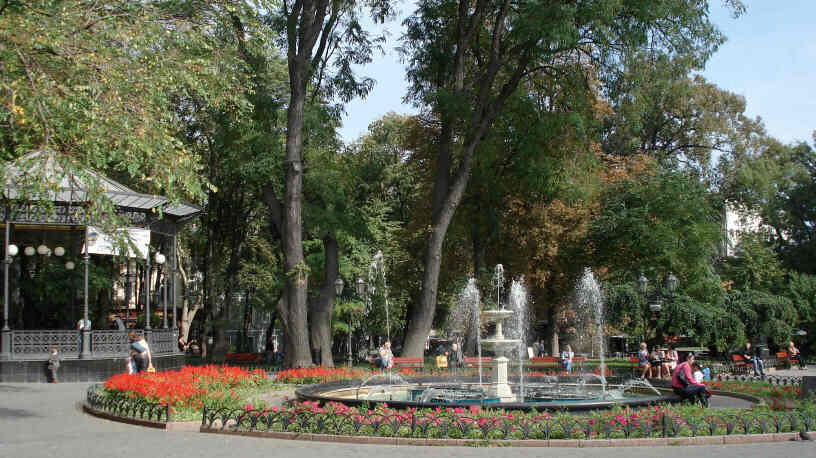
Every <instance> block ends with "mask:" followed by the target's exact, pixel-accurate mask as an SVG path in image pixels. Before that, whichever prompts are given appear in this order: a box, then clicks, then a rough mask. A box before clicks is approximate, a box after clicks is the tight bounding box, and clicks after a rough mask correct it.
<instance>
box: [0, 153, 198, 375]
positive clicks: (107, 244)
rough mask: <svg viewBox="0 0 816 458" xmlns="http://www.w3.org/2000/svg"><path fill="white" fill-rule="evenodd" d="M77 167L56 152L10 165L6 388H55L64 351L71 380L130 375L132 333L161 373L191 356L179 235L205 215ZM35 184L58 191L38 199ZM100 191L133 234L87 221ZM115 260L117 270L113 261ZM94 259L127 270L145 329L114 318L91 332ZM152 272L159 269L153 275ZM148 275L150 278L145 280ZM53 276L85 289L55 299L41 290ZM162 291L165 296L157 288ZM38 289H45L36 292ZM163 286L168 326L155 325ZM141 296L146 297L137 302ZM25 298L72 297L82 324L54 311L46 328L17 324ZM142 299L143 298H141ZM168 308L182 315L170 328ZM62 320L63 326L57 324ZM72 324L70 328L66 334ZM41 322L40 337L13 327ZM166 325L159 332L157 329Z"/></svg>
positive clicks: (63, 371)
mask: <svg viewBox="0 0 816 458" xmlns="http://www.w3.org/2000/svg"><path fill="white" fill-rule="evenodd" d="M68 160H69V159H68V158H65V157H60V156H58V155H57V153H54V152H51V151H35V152H32V153H29V154H27V155H25V156H23V157H21V158H19V159H17V160H15V161H13V162H10V163H7V164H6V165H5V170H4V188H3V209H2V211H3V212H4V213H3V215H4V217H3V223H2V226H3V228H4V231H5V237H4V247H5V249H4V253H5V258H4V264H3V315H2V320H3V321H2V322H3V328H2V331H0V382H39V381H45V380H46V370H45V360H47V359H48V356H49V354H50V351H51V349H52V348H56V349H57V350H58V351H59V353H60V355H61V357H62V360H63V363H62V366H61V368H60V379H61V380H64V381H93V380H103V379H105V378H107V377H109V376H110V375H112V374H115V373H119V372H123V371H124V370H125V364H124V359H125V358H126V357H127V356H128V354H129V344H130V340H129V338H128V332H129V331H131V330H133V331H136V332H137V333H139V334H143V335H145V337H146V338H147V341H148V342H149V344H150V347H151V353H152V356H153V364H154V366H156V367H157V368H176V367H180V366H183V365H184V356H183V354H181V353H180V352H179V351H178V346H177V341H178V332H179V330H178V327H177V320H176V310H177V307H176V305H177V304H176V300H177V299H176V298H177V297H178V296H179V293H180V291H179V282H178V266H177V256H176V235H177V233H178V231H179V229H180V228H181V227H182V226H183V225H184V224H185V222H188V221H190V220H191V219H193V218H195V217H197V215H198V214H199V213H200V212H201V208H200V207H198V206H195V205H192V204H187V203H179V204H173V203H171V202H170V201H169V200H168V199H167V198H165V197H161V196H156V195H150V194H143V193H139V192H137V191H134V190H133V189H130V188H128V187H127V186H124V185H123V184H121V183H118V182H116V181H114V180H111V179H109V178H107V177H104V176H102V175H101V174H99V173H98V172H96V171H93V170H90V169H87V168H80V169H77V168H71V170H68V169H66V167H64V166H63V164H65V163H66V161H68ZM77 171H78V172H79V173H77ZM30 182H38V183H48V185H47V186H45V187H44V188H43V189H46V190H45V191H42V190H40V191H38V193H35V194H31V193H30V190H28V189H26V186H28V185H27V184H26V183H30ZM91 186H95V187H96V188H95V189H97V190H100V191H99V192H101V193H104V195H105V197H106V198H107V201H109V202H110V203H111V204H112V207H113V211H114V212H115V213H116V215H117V216H118V217H119V219H120V220H121V221H124V222H125V224H126V227H122V228H116V229H115V230H116V231H117V232H119V233H118V234H115V235H114V234H109V233H106V232H105V231H104V230H102V229H100V226H104V225H103V224H101V222H100V221H88V218H86V210H87V209H88V208H89V207H88V206H89V202H90V199H91V198H93V193H92V192H91V191H90V189H91ZM32 195H34V196H36V197H31V196H32ZM97 195H98V194H97ZM118 240H128V241H129V242H127V243H126V244H125V245H126V248H125V249H122V244H121V243H117V241H118ZM49 245H50V246H49ZM162 251H164V253H162ZM105 256H108V258H105V259H106V260H108V261H104V260H103V257H105ZM92 259H97V260H99V261H97V262H103V261H104V262H109V263H112V262H113V261H109V260H111V259H116V260H119V261H118V262H119V264H117V265H119V266H121V269H120V272H121V271H125V272H126V274H125V275H124V279H125V281H124V282H123V283H124V288H122V290H123V291H124V292H125V293H124V298H125V299H124V302H125V309H126V311H127V315H128V316H129V315H130V309H132V308H134V307H131V305H132V304H131V298H132V296H135V310H134V314H138V313H139V311H140V310H139V308H140V307H139V306H140V305H141V311H142V312H143V313H144V316H145V322H144V325H143V327H142V328H140V329H130V328H129V327H128V324H131V323H128V320H127V318H128V317H127V316H126V317H125V318H126V319H125V320H124V321H122V320H121V319H118V318H117V320H116V324H117V325H118V326H117V329H105V327H106V326H105V323H107V321H108V320H107V317H105V319H104V320H103V323H102V324H103V325H102V326H100V323H95V326H94V323H90V322H89V303H88V301H89V269H90V267H91V264H92ZM136 260H138V263H137V262H136ZM165 261H166V262H167V265H166V266H164V263H165ZM151 262H152V264H153V267H155V268H151ZM138 270H141V272H142V275H138V276H137V275H136V274H135V272H136V271H138ZM78 271H79V272H78ZM10 274H13V278H10ZM46 275H51V276H54V278H56V277H59V278H62V279H68V283H69V284H72V285H73V284H75V285H76V288H71V291H70V292H69V291H51V290H50V289H49V290H46V289H45V288H43V287H41V286H42V285H43V284H46V285H47V282H46V280H45V279H44V277H45V276H46ZM80 278H81V280H80ZM74 279H76V280H77V281H76V282H74ZM35 280H36V281H35ZM37 281H39V283H38V282H37ZM153 283H155V284H156V285H157V286H156V287H152V286H151V284H153ZM32 285H40V287H38V288H36V290H35V291H33V292H32V288H31V287H32ZM160 285H164V287H163V289H162V290H163V293H164V294H163V300H161V301H160V302H162V304H161V308H160V310H161V312H162V323H160V324H159V323H151V319H150V318H151V295H152V294H154V292H158V288H159V286H160ZM134 290H135V291H136V292H137V294H131V293H133V292H134ZM25 291H28V294H29V296H31V295H35V296H37V298H36V299H37V300H36V301H34V300H31V301H29V302H31V303H36V304H40V305H42V304H47V303H48V301H49V300H54V298H56V296H58V295H59V294H61V293H62V294H65V295H66V297H67V295H69V294H70V303H71V304H72V307H71V308H72V309H73V313H74V315H73V316H71V315H70V313H66V310H65V307H62V308H56V309H55V308H53V307H51V308H49V310H50V312H49V313H50V315H47V316H46V319H40V320H38V321H36V320H25V319H24V318H25V317H23V316H16V317H15V316H14V315H13V314H11V312H12V308H15V307H12V305H14V304H20V303H22V302H24V299H25V298H24V297H23V296H24V294H23V292H25ZM139 291H141V292H142V294H138V292H139ZM80 292H81V293H80ZM77 294H81V296H82V297H81V303H80V304H77V305H78V306H80V307H81V310H77V308H78V307H74V306H73V305H74V304H75V302H76V299H77ZM157 298H158V297H157ZM168 298H169V301H168ZM60 299H61V303H68V301H67V300H65V297H62V298H60ZM168 302H169V304H168ZM26 307H28V308H26ZM168 307H169V309H170V311H171V312H172V321H170V323H169V324H168V317H169V315H170V313H168ZM46 308H47V307H46ZM31 309H32V306H31V304H25V303H23V305H22V306H20V307H16V310H17V311H18V315H19V314H20V313H22V312H20V311H21V310H22V311H26V310H28V311H31ZM154 310H156V307H155V306H154ZM52 315H53V316H52ZM57 315H58V316H59V317H60V318H59V319H57V318H54V316H57ZM77 318H79V320H78V323H77V326H74V321H73V320H75V319H77ZM66 320H68V321H67V323H70V325H69V326H66V325H65V324H67V323H66ZM33 321H36V322H37V323H38V324H40V325H41V326H40V327H39V328H38V329H31V328H23V329H19V328H18V329H15V328H14V326H13V324H14V323H18V324H21V323H23V324H26V325H31V323H32V322H33ZM97 321H99V319H98V320H97ZM43 323H45V324H53V323H60V324H62V326H59V327H60V328H61V329H54V327H56V326H50V327H49V326H42V324H43ZM89 324H90V325H89ZM157 324H158V325H159V326H157V327H154V326H155V325H157ZM79 328H82V329H79Z"/></svg>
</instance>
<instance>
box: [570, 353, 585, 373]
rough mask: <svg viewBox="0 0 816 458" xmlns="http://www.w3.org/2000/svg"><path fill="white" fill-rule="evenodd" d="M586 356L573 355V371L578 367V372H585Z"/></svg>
mask: <svg viewBox="0 0 816 458" xmlns="http://www.w3.org/2000/svg"><path fill="white" fill-rule="evenodd" d="M585 361H586V358H585V357H583V356H573V357H572V370H573V372H574V371H575V369H578V372H583V370H584V362H585Z"/></svg>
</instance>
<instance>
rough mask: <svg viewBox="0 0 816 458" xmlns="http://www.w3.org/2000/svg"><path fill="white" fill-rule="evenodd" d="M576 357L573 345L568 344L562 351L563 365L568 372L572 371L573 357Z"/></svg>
mask: <svg viewBox="0 0 816 458" xmlns="http://www.w3.org/2000/svg"><path fill="white" fill-rule="evenodd" d="M574 357H575V353H573V351H572V347H571V346H570V345H567V348H566V349H565V350H564V351H562V352H561V366H562V367H563V368H564V370H565V371H567V372H572V359H573V358H574Z"/></svg>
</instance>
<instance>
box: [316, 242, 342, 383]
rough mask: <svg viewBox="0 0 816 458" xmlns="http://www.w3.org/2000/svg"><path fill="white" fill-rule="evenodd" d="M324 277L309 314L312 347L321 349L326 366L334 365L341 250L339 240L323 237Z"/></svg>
mask: <svg viewBox="0 0 816 458" xmlns="http://www.w3.org/2000/svg"><path fill="white" fill-rule="evenodd" d="M323 248H324V251H325V258H324V263H323V265H324V269H323V272H324V277H323V286H322V287H321V288H320V295H319V296H318V297H317V301H316V302H315V304H314V307H313V308H312V311H311V313H310V315H309V325H310V330H311V339H312V348H314V349H315V350H319V351H320V361H321V364H322V365H323V366H324V367H334V358H333V354H332V327H331V319H332V311H333V309H334V302H335V296H336V293H335V289H334V282H335V281H336V280H337V278H338V277H339V275H340V263H339V250H338V245H337V240H335V239H334V238H333V237H331V236H326V237H323Z"/></svg>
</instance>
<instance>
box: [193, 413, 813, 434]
mask: <svg viewBox="0 0 816 458" xmlns="http://www.w3.org/2000/svg"><path fill="white" fill-rule="evenodd" d="M814 424H816V414H814V413H806V412H784V413H775V412H768V413H743V414H721V415H718V414H715V415H707V416H700V417H683V416H681V415H677V414H672V413H661V414H658V415H654V416H649V415H646V416H645V417H640V418H632V417H623V418H620V417H612V418H608V417H607V418H604V417H599V416H598V415H594V416H593V415H562V416H558V417H550V418H546V414H543V415H538V416H535V417H526V416H524V417H520V418H516V419H513V418H511V417H508V416H500V417H482V416H479V415H467V414H465V415H452V416H439V415H438V414H434V413H431V412H429V413H415V412H402V413H400V412H395V413H390V414H388V413H379V412H371V411H367V412H366V413H360V412H358V411H356V410H353V411H347V412H334V413H330V414H328V413H323V412H320V411H319V410H318V411H314V410H310V409H302V410H296V409H295V410H292V409H283V410H261V409H252V410H247V409H227V408H221V409H214V410H213V409H207V408H205V409H204V411H203V412H202V418H201V431H202V432H221V431H231V432H236V431H258V432H270V431H275V432H293V433H314V434H335V435H350V436H377V437H411V438H421V439H479V440H491V439H497V440H508V439H518V440H529V439H544V440H550V439H585V440H590V439H612V438H625V439H633V438H660V437H662V438H671V437H697V436H721V435H732V434H767V433H782V432H799V431H809V430H811V429H812V428H813V426H814Z"/></svg>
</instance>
